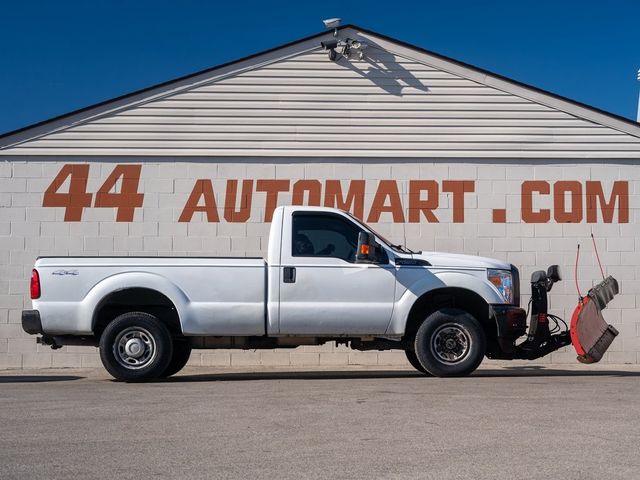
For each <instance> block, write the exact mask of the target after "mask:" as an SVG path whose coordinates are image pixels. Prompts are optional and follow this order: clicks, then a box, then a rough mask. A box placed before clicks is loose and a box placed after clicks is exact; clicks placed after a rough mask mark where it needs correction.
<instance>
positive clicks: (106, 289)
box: [80, 272, 189, 335]
mask: <svg viewBox="0 0 640 480" xmlns="http://www.w3.org/2000/svg"><path fill="white" fill-rule="evenodd" d="M188 305H189V299H188V298H187V296H186V295H185V293H184V292H183V291H182V290H181V289H180V288H179V287H178V286H177V285H175V284H174V283H172V282H171V281H169V280H168V279H167V278H165V277H163V276H161V275H157V274H153V273H148V272H127V273H122V274H117V275H113V276H111V277H108V278H106V279H104V280H102V281H101V282H100V283H98V284H96V285H95V286H94V287H93V288H92V289H91V291H90V292H89V293H88V294H87V296H86V297H85V298H84V300H83V301H82V304H81V311H80V314H81V318H83V320H84V322H86V323H87V325H86V327H85V328H86V330H87V331H91V332H93V333H94V334H96V335H99V334H100V333H101V329H103V328H104V326H105V325H104V322H105V321H106V320H105V318H106V317H107V316H108V312H111V313H114V314H115V315H114V316H112V318H111V319H113V318H115V317H116V316H117V315H119V314H121V313H125V312H126V311H141V312H146V313H151V314H152V315H154V316H157V317H158V318H160V319H161V320H162V321H163V322H164V323H165V324H166V325H167V327H169V329H170V331H171V332H172V333H176V334H181V333H182V327H181V325H182V322H184V320H185V316H186V315H187V312H188ZM118 312H119V313H118Z"/></svg>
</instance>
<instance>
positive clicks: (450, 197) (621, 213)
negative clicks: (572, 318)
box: [42, 164, 629, 223]
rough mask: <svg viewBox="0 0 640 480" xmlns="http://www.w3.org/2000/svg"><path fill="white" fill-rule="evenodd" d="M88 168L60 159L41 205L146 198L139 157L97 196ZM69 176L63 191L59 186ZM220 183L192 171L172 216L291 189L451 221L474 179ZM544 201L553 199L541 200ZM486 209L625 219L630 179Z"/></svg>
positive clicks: (220, 210)
mask: <svg viewBox="0 0 640 480" xmlns="http://www.w3.org/2000/svg"><path fill="white" fill-rule="evenodd" d="M89 168H90V166H89V165H88V164H68V165H64V166H63V167H62V169H61V170H60V172H59V173H58V175H56V177H55V178H54V179H53V181H52V182H51V184H50V185H49V187H48V188H47V190H46V191H45V192H44V196H43V202H42V206H43V207H61V208H64V209H65V215H64V221H66V222H76V221H81V220H82V214H83V211H84V209H86V208H91V207H97V208H114V209H116V218H115V220H116V221H117V222H132V221H133V217H134V211H135V209H136V208H143V203H144V193H143V192H139V191H138V189H139V185H140V175H141V172H142V165H130V164H127V165H116V166H115V167H114V169H113V171H112V172H111V174H110V175H109V176H108V178H107V179H105V181H104V183H103V184H102V186H101V187H100V188H99V189H98V191H97V192H96V193H95V196H94V194H92V193H90V192H87V179H88V178H89ZM67 180H68V188H67V191H66V192H61V191H60V190H61V189H62V185H63V184H65V183H66V182H67ZM225 183H226V184H225V187H224V192H220V191H218V192H216V190H215V188H214V184H213V180H211V179H207V178H201V179H195V180H194V184H193V188H192V190H191V192H190V193H189V194H186V195H185V198H184V207H183V208H182V210H181V214H180V217H179V219H178V221H179V222H191V221H192V220H193V219H194V217H196V214H197V213H201V214H203V215H199V216H197V217H204V218H205V219H206V221H208V222H212V223H215V222H223V221H224V222H229V223H244V222H247V221H249V220H250V218H251V215H252V208H251V207H252V205H254V203H259V204H260V205H264V209H263V211H264V217H263V218H261V219H260V220H261V221H264V222H270V221H271V219H272V216H273V211H274V209H275V208H276V207H277V206H278V205H279V204H281V203H282V201H283V199H284V197H285V195H287V196H289V195H290V197H288V198H290V199H291V200H290V203H291V204H292V205H309V206H325V207H336V208H340V209H343V210H347V211H350V212H351V213H353V215H355V216H356V217H358V218H359V219H361V220H363V221H366V222H368V223H378V222H380V221H381V220H385V221H386V220H391V221H393V222H394V223H405V222H407V223H420V222H425V223H439V222H440V221H441V217H442V215H441V214H439V213H438V209H439V208H441V205H447V206H450V209H451V212H452V213H451V221H452V222H453V223H464V221H465V211H466V205H468V203H469V202H467V200H468V199H469V198H470V197H471V195H474V194H475V192H476V181H475V180H469V179H448V180H433V179H414V180H406V181H404V180H402V181H399V180H392V179H383V180H377V181H373V180H338V179H329V180H316V179H302V180H291V179H228V180H226V182H225ZM607 192H608V193H607ZM216 193H217V194H218V196H217V197H216ZM175 195H183V194H179V193H176V194H175ZM216 198H218V199H223V200H218V201H216ZM545 201H546V203H545ZM546 204H550V205H551V206H548V205H547V206H545V207H543V206H539V205H546ZM254 212H255V210H254ZM490 217H491V218H488V219H487V221H492V222H493V223H505V222H507V221H512V222H513V221H522V222H525V223H548V222H550V221H554V222H556V223H581V222H587V223H597V222H599V221H601V222H603V223H614V222H617V223H629V182H627V181H621V180H617V181H612V182H610V183H609V182H606V183H605V184H604V185H603V182H601V181H589V180H588V181H566V180H564V181H557V182H547V181H544V180H527V181H524V182H522V184H521V190H520V218H509V219H508V218H507V209H504V208H494V209H492V210H491V215H490ZM254 220H256V219H254Z"/></svg>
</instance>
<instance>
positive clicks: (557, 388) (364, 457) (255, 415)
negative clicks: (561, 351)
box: [0, 366, 640, 480]
mask: <svg viewBox="0 0 640 480" xmlns="http://www.w3.org/2000/svg"><path fill="white" fill-rule="evenodd" d="M0 425H1V431H2V435H0V478H2V479H14V478H21V479H27V478H28V479H32V478H87V479H90V478H135V479H146V478H203V479H204V478H207V479H209V478H317V479H320V478H322V479H326V478H349V479H351V478H367V479H371V478H394V479H395V478H397V479H400V478H427V479H429V478H434V479H435V478H438V479H473V480H479V479H497V478H526V479H556V478H562V479H566V480H570V479H576V480H578V479H579V480H586V479H602V478H607V479H618V478H619V479H631V478H638V475H640V473H639V472H640V454H639V453H638V452H640V368H637V367H611V366H605V367H604V368H598V369H593V368H591V369H590V368H589V367H582V366H581V367H578V368H566V369H565V368H562V367H556V368H549V367H540V366H534V367H515V368H509V367H507V368H502V367H493V368H492V367H489V368H486V367H485V368H483V369H481V370H478V371H477V372H476V373H475V374H474V375H473V376H471V377H468V378H453V379H439V378H428V377H424V376H421V375H419V374H417V373H415V372H414V371H410V370H399V369H396V370H370V369H349V370H341V371H328V370H319V369H318V370H311V369H309V370H307V371H290V370H289V371H287V370H281V369H278V370H260V371H252V372H251V371H237V370H233V371H232V370H220V369H219V370H212V369H206V370H205V369H193V368H192V369H187V370H186V371H185V372H184V373H183V374H181V375H178V376H176V377H175V378H172V379H169V380H167V381H163V382H156V383H147V384H126V383H118V382H114V381H112V380H111V379H110V378H109V377H108V376H107V375H106V374H105V373H103V372H102V371H101V370H57V371H52V370H43V371H38V372H28V371H12V372H1V373H0Z"/></svg>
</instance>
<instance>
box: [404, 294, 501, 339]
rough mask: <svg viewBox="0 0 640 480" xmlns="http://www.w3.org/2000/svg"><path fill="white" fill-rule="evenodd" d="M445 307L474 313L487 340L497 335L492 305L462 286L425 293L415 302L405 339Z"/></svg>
mask: <svg viewBox="0 0 640 480" xmlns="http://www.w3.org/2000/svg"><path fill="white" fill-rule="evenodd" d="M443 308H454V309H458V310H462V311H464V312H467V313H469V314H470V315H472V316H473V317H474V318H475V319H476V320H477V321H478V322H479V323H480V325H481V327H482V329H483V330H484V333H485V335H486V337H487V340H490V339H491V338H494V337H495V336H496V335H497V329H496V324H495V322H494V321H493V319H492V318H491V316H490V315H491V313H490V312H491V310H490V305H489V303H487V301H486V300H485V299H484V298H483V297H482V296H481V295H479V294H478V293H476V292H474V291H473V290H469V289H466V288H462V287H443V288H438V289H435V290H430V291H428V292H426V293H424V294H423V295H421V296H420V297H418V298H417V300H416V301H415V302H414V303H413V305H412V306H411V309H410V310H409V313H408V315H407V319H406V324H405V328H404V337H405V339H411V338H413V337H414V336H415V333H416V332H417V331H418V328H419V327H420V325H421V323H422V321H423V320H424V319H425V318H426V317H428V316H429V315H431V314H432V313H433V312H436V311H438V310H440V309H443Z"/></svg>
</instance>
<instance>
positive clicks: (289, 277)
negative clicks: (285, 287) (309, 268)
mask: <svg viewBox="0 0 640 480" xmlns="http://www.w3.org/2000/svg"><path fill="white" fill-rule="evenodd" d="M282 281H283V282H284V283H295V281H296V267H284V271H283V272H282Z"/></svg>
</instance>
